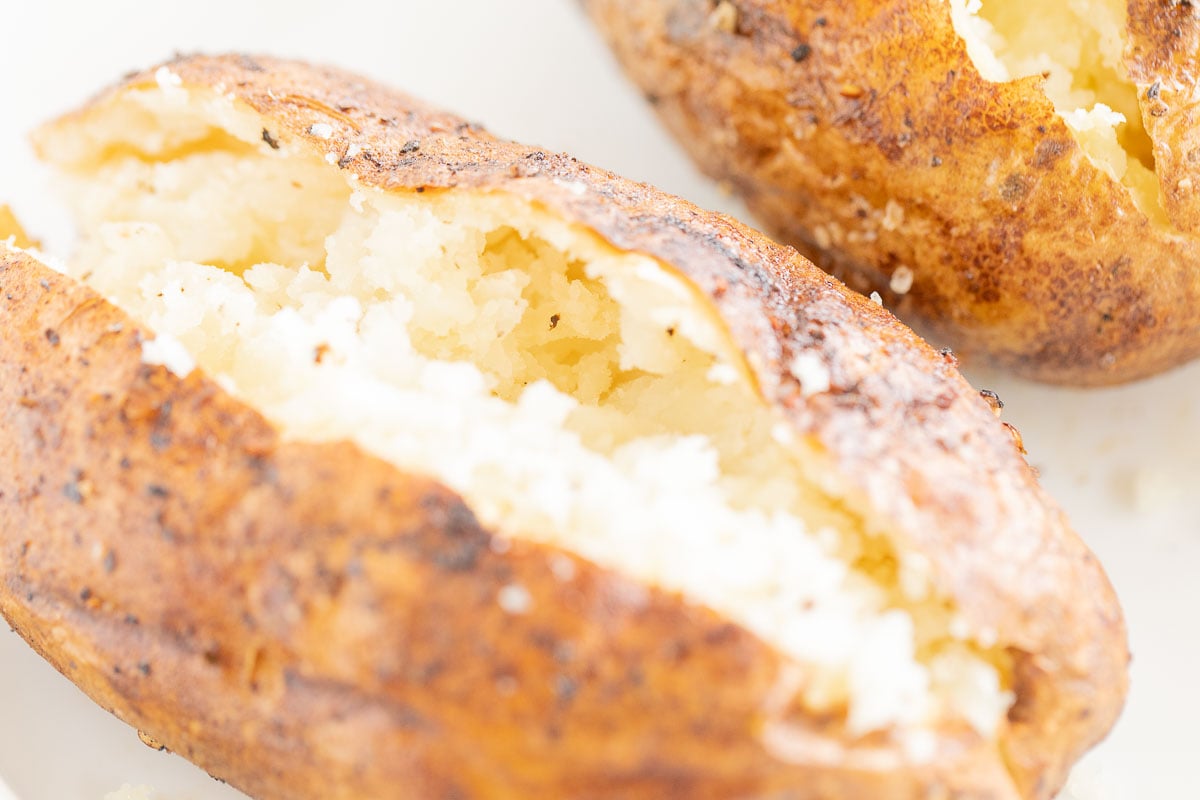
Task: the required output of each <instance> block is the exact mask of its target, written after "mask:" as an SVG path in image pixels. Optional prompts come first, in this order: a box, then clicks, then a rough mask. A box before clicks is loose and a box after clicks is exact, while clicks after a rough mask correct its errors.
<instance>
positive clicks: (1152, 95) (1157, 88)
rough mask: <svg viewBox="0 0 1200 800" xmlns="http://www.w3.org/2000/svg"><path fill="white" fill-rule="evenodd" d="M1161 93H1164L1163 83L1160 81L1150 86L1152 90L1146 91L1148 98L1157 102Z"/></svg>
mask: <svg viewBox="0 0 1200 800" xmlns="http://www.w3.org/2000/svg"><path fill="white" fill-rule="evenodd" d="M1161 91H1162V83H1161V82H1159V81H1155V82H1154V83H1152V84H1151V85H1150V88H1149V89H1147V90H1146V98H1147V99H1149V100H1157V99H1158V94H1159V92H1161Z"/></svg>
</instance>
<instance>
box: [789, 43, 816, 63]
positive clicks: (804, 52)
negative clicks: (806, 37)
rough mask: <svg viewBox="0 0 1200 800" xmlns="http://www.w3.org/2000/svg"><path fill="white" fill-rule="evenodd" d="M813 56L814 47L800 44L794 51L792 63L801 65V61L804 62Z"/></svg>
mask: <svg viewBox="0 0 1200 800" xmlns="http://www.w3.org/2000/svg"><path fill="white" fill-rule="evenodd" d="M811 55H812V47H811V46H810V45H807V44H805V43H804V42H801V43H800V44H798V45H797V46H796V49H795V50H793V51H792V61H795V62H796V63H797V64H799V63H800V62H801V61H803V60H804V59H806V58H808V57H809V56H811Z"/></svg>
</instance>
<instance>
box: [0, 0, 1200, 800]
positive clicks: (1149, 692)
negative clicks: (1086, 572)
mask: <svg viewBox="0 0 1200 800" xmlns="http://www.w3.org/2000/svg"><path fill="white" fill-rule="evenodd" d="M3 14H4V18H5V24H4V28H5V31H6V33H8V34H9V35H8V36H6V37H5V44H4V46H3V47H0V76H3V77H0V87H2V88H3V97H4V104H5V105H4V113H3V125H0V200H3V201H9V202H12V203H13V204H14V205H15V206H16V207H17V209H18V211H20V212H21V213H22V214H23V216H24V217H25V218H26V219H27V221H28V222H30V223H32V226H33V227H34V229H35V230H37V231H38V232H39V233H41V234H43V235H46V234H49V235H50V238H51V240H54V239H60V238H61V230H62V227H61V216H60V213H59V212H58V211H57V210H56V209H55V206H54V204H53V203H52V201H51V200H50V197H49V194H50V193H49V192H48V190H47V186H46V181H45V178H44V176H43V175H42V173H41V172H40V171H39V170H38V168H37V167H36V166H34V164H33V160H32V156H31V154H30V153H29V152H28V149H27V148H26V146H25V144H24V139H23V137H24V135H25V133H26V132H27V131H28V130H29V129H30V128H31V127H32V126H33V125H35V124H36V123H37V122H39V121H41V120H44V119H47V118H49V117H50V116H51V115H53V114H54V113H56V112H58V111H61V110H64V109H67V108H69V107H71V106H72V105H74V104H76V103H78V102H80V101H81V100H82V99H83V98H85V97H86V96H88V95H89V94H91V93H92V92H93V91H95V90H96V89H97V88H99V86H100V85H102V84H104V83H107V82H109V81H111V80H113V79H115V78H116V77H117V76H119V75H121V74H122V73H124V72H125V71H127V70H128V69H130V68H132V67H134V66H142V65H148V64H150V63H153V62H156V61H159V60H161V59H164V58H166V57H169V55H170V54H171V53H172V52H173V51H176V50H181V51H191V50H197V49H199V50H207V51H220V50H227V49H241V50H248V51H269V52H274V53H277V54H280V55H290V56H298V57H305V58H309V59H312V60H317V61H325V62H330V63H336V64H340V65H342V66H345V67H348V68H351V69H355V70H359V71H362V72H366V73H368V74H371V75H374V76H376V77H378V78H381V79H383V80H385V81H387V82H389V83H392V84H394V85H396V86H398V87H401V88H405V89H407V90H409V91H411V92H412V93H414V94H417V95H419V96H423V97H425V98H426V99H429V100H431V101H434V102H436V103H438V104H440V105H443V106H445V107H447V108H449V109H452V110H455V111H458V112H460V113H462V114H464V115H465V116H467V117H468V118H470V119H475V120H480V121H483V122H485V123H486V124H487V126H488V127H489V128H490V129H492V130H493V131H495V132H497V133H499V134H501V135H505V136H510V137H513V138H516V139H520V140H523V141H527V142H531V143H538V144H541V145H543V146H546V147H550V148H553V149H557V150H565V151H568V152H571V153H573V154H575V155H577V156H579V157H580V158H582V159H584V160H585V161H590V162H592V163H595V164H598V165H600V166H604V167H608V168H610V169H612V170H614V171H616V172H618V173H621V174H623V175H626V176H628V177H631V178H636V179H639V180H645V181H649V182H651V183H655V184H658V185H659V186H662V187H663V188H665V189H667V190H669V191H671V192H674V193H676V194H680V195H683V196H685V197H688V198H690V199H692V200H694V201H695V202H697V203H699V204H700V205H702V206H705V207H709V208H718V209H720V210H724V211H727V212H729V213H732V214H734V215H735V216H742V217H743V218H744V217H745V215H744V213H742V209H741V208H740V207H739V206H738V205H737V204H736V203H734V202H732V201H731V200H729V199H727V198H725V197H723V196H721V195H720V194H719V193H718V192H717V191H716V190H715V188H714V187H713V186H712V185H711V184H710V183H709V182H707V181H705V180H704V179H702V178H701V177H700V176H699V175H697V174H696V172H695V171H694V170H693V169H692V167H691V166H690V165H689V164H688V163H687V161H686V160H685V159H684V157H683V156H682V154H681V153H680V151H679V149H678V148H677V147H676V146H675V145H674V144H672V143H671V142H670V141H669V140H668V139H667V137H666V136H665V135H664V134H663V132H662V131H661V129H660V128H659V126H658V125H657V123H656V122H655V120H654V119H653V117H652V115H651V113H650V112H649V110H648V109H647V108H646V106H645V104H644V103H643V102H642V100H641V98H640V97H638V96H637V94H636V93H635V92H634V91H632V90H631V89H630V88H629V86H628V85H627V84H626V83H625V82H624V81H623V80H622V79H621V77H620V75H619V74H618V72H617V70H616V68H615V67H614V65H613V63H612V61H611V59H610V57H609V55H608V53H607V52H606V51H605V49H604V48H603V47H602V46H601V45H600V43H599V42H598V41H597V39H596V38H595V37H594V36H593V34H592V33H591V31H590V30H589V29H588V27H587V25H586V24H585V22H584V21H583V19H582V18H581V15H580V14H579V12H578V9H577V4H575V3H571V2H565V1H564V0H522V2H496V0H441V1H440V2H415V0H408V1H405V0H400V1H397V0H388V1H387V2H377V3H367V2H357V3H356V2H340V3H333V4H331V3H328V2H315V1H312V0H308V1H305V0H272V1H271V2H256V3H249V2H246V1H245V0H207V2H204V3H189V4H168V3H153V4H150V3H144V2H135V0H106V2H103V3H97V2H91V1H90V0H81V2H78V3H69V2H58V3H55V2H40V3H5V4H4V5H3ZM975 378H976V382H977V384H980V385H986V386H988V387H990V388H993V389H996V390H998V391H999V392H1000V394H1001V396H1002V397H1003V398H1004V400H1005V401H1006V402H1007V404H1008V407H1007V410H1006V412H1005V414H1006V418H1007V419H1008V420H1009V421H1011V422H1014V423H1016V424H1017V425H1018V426H1019V427H1020V428H1021V429H1022V431H1023V432H1024V434H1025V439H1026V443H1027V445H1028V447H1029V450H1030V452H1031V454H1032V460H1033V462H1034V463H1035V464H1036V465H1037V466H1038V467H1040V468H1041V469H1042V473H1043V479H1044V483H1045V485H1046V486H1047V488H1048V489H1050V491H1051V492H1052V493H1053V494H1054V495H1055V496H1056V497H1057V498H1058V499H1059V501H1060V502H1061V503H1062V504H1063V505H1064V506H1065V507H1066V508H1067V510H1068V512H1069V513H1070V515H1071V517H1072V519H1073V520H1074V522H1075V525H1076V527H1077V528H1078V529H1079V530H1080V531H1081V533H1082V534H1083V535H1084V536H1085V538H1087V539H1088V540H1089V542H1090V543H1091V544H1092V546H1093V547H1094V548H1095V549H1096V551H1097V553H1098V554H1099V555H1100V557H1101V558H1102V559H1103V560H1104V562H1105V564H1106V565H1107V567H1108V569H1109V571H1110V573H1111V575H1112V578H1113V580H1114V582H1115V584H1116V585H1117V589H1118V591H1119V592H1120V594H1121V596H1122V598H1123V601H1124V603H1125V607H1126V611H1127V613H1128V617H1129V622H1130V626H1131V629H1132V641H1133V648H1134V653H1135V662H1134V666H1133V677H1134V687H1133V691H1132V694H1131V695H1130V702H1129V706H1128V710H1127V712H1126V714H1125V717H1124V719H1123V720H1122V721H1121V723H1120V725H1119V726H1118V728H1117V730H1116V731H1115V732H1114V734H1113V735H1112V737H1111V738H1110V739H1109V741H1108V742H1107V743H1106V744H1105V745H1103V746H1102V747H1101V748H1100V749H1098V750H1097V751H1096V752H1095V753H1094V754H1093V755H1092V756H1090V757H1089V758H1088V759H1087V761H1086V762H1085V763H1084V765H1083V766H1082V767H1081V770H1080V772H1081V775H1080V778H1079V779H1078V781H1077V785H1078V787H1079V795H1080V796H1081V797H1087V798H1099V797H1113V798H1115V797H1126V796H1129V797H1135V796H1136V797H1139V798H1159V797H1168V796H1170V797H1179V798H1190V797H1200V781H1198V779H1197V777H1196V775H1197V772H1196V769H1195V757H1196V755H1197V752H1198V751H1200V740H1198V737H1197V735H1196V733H1195V731H1196V724H1195V721H1196V720H1197V719H1200V688H1198V687H1200V681H1198V679H1197V676H1198V675H1200V637H1198V636H1197V635H1196V633H1197V622H1196V616H1197V614H1200V581H1196V580H1195V579H1194V578H1193V575H1194V574H1195V572H1196V571H1197V569H1198V568H1200V512H1197V511H1195V510H1193V509H1192V508H1191V507H1190V506H1189V504H1190V501H1191V498H1190V497H1189V496H1188V494H1189V493H1191V492H1195V491H1196V489H1195V487H1200V366H1197V367H1190V368H1187V369H1184V370H1180V371H1177V372H1175V373H1173V374H1171V375H1168V376H1166V377H1163V378H1160V379H1157V380H1153V381H1148V382H1145V383H1142V384H1140V385H1137V386H1133V387H1127V388H1123V389H1117V390H1110V391H1101V392H1086V393H1085V392H1072V391H1064V390H1055V389H1047V388H1040V387H1033V386H1028V385H1025V384H1021V383H1019V382H1017V381H1014V380H1013V379H1011V378H1007V377H1004V376H997V375H977V376H975ZM0 709H2V710H3V711H2V712H0V776H3V779H4V780H6V781H7V782H8V783H9V784H10V785H11V786H12V789H13V790H14V791H15V792H16V793H17V795H18V796H19V798H20V800H75V798H86V799H87V800H99V799H100V798H102V797H103V796H104V794H105V793H106V792H109V791H112V790H115V789H118V788H119V787H120V786H121V785H122V784H124V783H131V784H147V785H153V786H155V787H157V789H158V793H157V794H156V795H154V796H155V797H161V798H164V799H165V800H229V798H235V797H240V795H238V794H237V793H235V792H233V791H232V790H230V789H228V788H227V787H223V786H221V785H219V784H216V783H215V782H213V781H211V780H210V779H209V778H208V777H207V776H205V775H203V774H202V773H200V772H199V771H198V770H195V769H193V768H191V767H190V766H188V765H186V764H184V763H183V762H182V761H180V760H179V759H177V758H175V757H172V756H167V755H163V754H160V753H156V752H153V751H150V750H149V749H147V748H145V747H144V746H142V745H141V743H140V742H139V741H138V740H137V737H136V736H135V735H134V733H133V732H132V731H130V730H129V729H127V728H125V727H124V726H122V725H120V724H119V723H117V722H115V721H114V720H112V719H111V718H109V717H108V716H107V715H106V714H104V713H103V712H101V711H99V710H98V709H96V708H95V707H93V706H92V705H91V704H90V703H89V702H88V701H87V700H86V699H85V698H83V697H82V696H81V695H80V694H79V693H78V692H77V691H76V690H75V689H74V688H73V687H72V686H71V685H70V684H69V683H67V682H66V681H65V680H63V679H62V678H60V677H59V676H58V675H57V674H56V673H53V672H52V671H51V670H49V669H48V668H47V667H45V665H44V664H42V663H41V662H40V661H39V660H38V659H37V657H36V656H34V655H32V654H31V653H30V652H29V651H28V650H27V649H26V648H25V647H24V644H23V643H22V642H21V641H20V640H18V639H17V637H15V636H13V635H11V634H9V633H7V632H6V631H3V632H0ZM1123 787H1124V788H1123ZM0 800H7V798H5V790H4V789H3V787H0Z"/></svg>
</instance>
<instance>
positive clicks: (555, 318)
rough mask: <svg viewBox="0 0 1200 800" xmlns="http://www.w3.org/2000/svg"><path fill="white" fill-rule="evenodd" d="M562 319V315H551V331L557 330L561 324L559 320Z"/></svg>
mask: <svg viewBox="0 0 1200 800" xmlns="http://www.w3.org/2000/svg"><path fill="white" fill-rule="evenodd" d="M561 319H562V315H560V314H551V315H550V330H554V329H555V328H557V327H558V322H559V320H561Z"/></svg>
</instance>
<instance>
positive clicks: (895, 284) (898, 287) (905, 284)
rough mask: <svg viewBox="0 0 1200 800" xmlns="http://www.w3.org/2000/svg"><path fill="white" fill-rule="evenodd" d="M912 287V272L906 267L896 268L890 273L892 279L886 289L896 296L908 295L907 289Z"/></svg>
mask: <svg viewBox="0 0 1200 800" xmlns="http://www.w3.org/2000/svg"><path fill="white" fill-rule="evenodd" d="M912 285H913V271H912V270H911V269H909V268H908V267H906V266H903V265H901V266H899V267H896V271H895V272H893V273H892V279H891V281H889V282H888V288H889V289H891V290H892V291H893V292H895V293H896V294H908V291H909V289H912Z"/></svg>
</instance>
